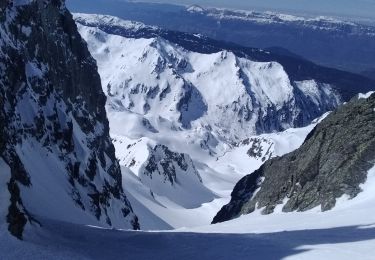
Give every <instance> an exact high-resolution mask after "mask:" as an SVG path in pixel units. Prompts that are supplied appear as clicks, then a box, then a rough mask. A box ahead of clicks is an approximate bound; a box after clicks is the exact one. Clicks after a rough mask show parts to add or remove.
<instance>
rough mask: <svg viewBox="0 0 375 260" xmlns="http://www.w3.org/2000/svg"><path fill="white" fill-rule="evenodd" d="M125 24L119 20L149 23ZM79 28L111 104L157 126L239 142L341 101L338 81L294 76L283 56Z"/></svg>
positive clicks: (105, 20)
mask: <svg viewBox="0 0 375 260" xmlns="http://www.w3.org/2000/svg"><path fill="white" fill-rule="evenodd" d="M86 17H87V19H86ZM114 20H116V18H113V17H109V16H90V15H88V16H87V15H77V16H76V21H78V22H79V23H81V24H82V23H83V24H86V25H96V24H101V25H102V26H103V27H105V26H109V27H111V25H113V24H114ZM124 23H125V22H124V21H122V22H118V23H116V26H121V27H122V29H123V30H134V31H139V28H144V26H143V27H142V26H141V25H139V24H132V23H129V24H127V25H124ZM132 25H133V27H132ZM132 28H133V29H132ZM148 29H150V28H148ZM79 30H80V33H81V35H82V36H83V37H84V38H85V39H86V41H87V42H88V44H89V48H90V51H91V53H92V54H93V55H94V57H95V59H96V60H97V61H98V67H99V72H100V74H101V77H102V84H103V86H104V88H105V89H104V90H105V91H106V93H107V96H108V97H109V106H110V107H111V110H112V109H113V110H117V111H119V110H126V111H130V112H132V113H136V114H140V115H143V116H144V118H145V119H144V120H145V121H144V122H147V125H149V126H150V128H151V130H150V131H152V130H154V131H160V127H161V126H162V125H164V126H167V125H168V126H167V127H170V128H175V129H176V130H178V129H181V130H184V129H202V132H204V134H206V133H210V134H211V135H212V138H213V140H211V142H212V143H214V142H218V141H221V140H225V141H227V142H236V141H241V140H243V139H245V138H247V137H248V136H250V135H254V134H259V133H264V132H273V131H282V130H285V129H288V128H290V127H299V126H305V125H307V124H309V123H310V122H311V121H312V120H313V119H315V118H316V117H318V116H321V115H322V114H323V113H325V112H327V111H329V110H332V109H334V108H335V107H336V106H337V105H338V104H339V103H340V99H341V96H340V94H339V93H337V91H335V86H333V85H330V84H325V82H320V81H318V80H314V79H308V78H306V80H300V81H296V80H293V79H291V77H289V75H288V73H287V72H286V71H285V69H284V67H283V66H282V65H281V64H280V63H278V62H277V61H272V62H256V61H253V60H251V59H250V58H248V57H241V56H239V55H236V53H234V52H233V51H231V50H221V51H218V52H214V53H210V54H206V53H199V52H192V51H189V50H186V49H184V48H182V47H180V46H178V45H176V44H174V43H173V42H170V41H168V40H166V39H164V38H162V37H161V36H155V37H152V38H148V39H145V38H143V37H142V38H138V37H137V38H130V37H123V36H122V35H115V34H110V33H106V32H104V31H102V30H100V29H98V28H97V27H89V26H79ZM108 31H109V30H107V32H108ZM205 129H206V130H205ZM215 139H217V140H216V141H215ZM202 145H203V144H202Z"/></svg>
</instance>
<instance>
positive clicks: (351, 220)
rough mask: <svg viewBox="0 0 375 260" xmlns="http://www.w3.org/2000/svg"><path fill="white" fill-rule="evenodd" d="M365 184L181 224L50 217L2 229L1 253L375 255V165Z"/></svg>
mask: <svg viewBox="0 0 375 260" xmlns="http://www.w3.org/2000/svg"><path fill="white" fill-rule="evenodd" d="M368 176H369V177H368V180H367V181H366V183H365V184H363V185H362V188H363V190H364V191H363V192H362V193H360V194H359V195H358V196H357V197H356V198H354V199H352V200H350V201H347V200H346V199H345V198H342V201H340V202H339V205H338V207H336V208H335V209H333V210H332V211H328V212H325V213H322V212H319V211H318V210H311V211H309V212H305V213H275V214H272V215H269V216H260V215H257V214H251V215H247V216H243V217H241V218H239V219H236V220H232V221H229V222H225V223H222V224H218V225H211V226H208V225H207V226H203V227H199V228H194V229H180V230H177V231H173V232H129V231H118V230H108V229H102V228H95V227H88V226H77V225H73V224H65V223H60V222H54V221H47V220H44V221H42V222H43V229H40V228H33V229H32V230H27V232H26V234H25V241H24V242H20V241H17V240H16V239H15V238H13V237H10V236H9V235H8V233H7V232H2V233H0V252H1V256H2V258H1V259H194V258H196V259H313V260H315V259H340V260H341V259H350V260H352V259H353V258H355V257H356V258H358V259H373V256H374V255H375V246H374V245H375V226H374V223H375V219H374V216H375V209H374V207H373V205H374V203H375V194H374V193H373V192H372V191H373V190H374V188H375V167H374V168H372V169H371V170H370V171H369V175H368Z"/></svg>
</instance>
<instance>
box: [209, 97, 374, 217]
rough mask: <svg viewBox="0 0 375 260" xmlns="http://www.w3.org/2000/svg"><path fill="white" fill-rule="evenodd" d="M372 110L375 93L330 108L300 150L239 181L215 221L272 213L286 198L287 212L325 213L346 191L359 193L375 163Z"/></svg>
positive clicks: (347, 193) (264, 166)
mask: <svg viewBox="0 0 375 260" xmlns="http://www.w3.org/2000/svg"><path fill="white" fill-rule="evenodd" d="M374 109H375V94H373V95H371V96H370V97H368V98H367V99H366V98H363V99H357V98H354V99H353V100H352V101H350V102H349V103H347V104H345V105H343V106H342V107H340V108H339V109H337V110H336V111H335V112H332V113H331V114H330V115H329V116H328V117H327V118H326V119H324V120H323V121H322V123H320V124H319V125H318V126H317V127H316V128H315V129H314V130H313V131H312V132H311V133H310V134H309V136H308V137H307V138H306V140H305V142H304V144H303V145H302V146H301V148H299V149H298V150H296V151H295V152H292V153H290V154H287V155H285V156H282V157H279V158H274V159H271V160H270V161H268V162H266V163H265V164H264V165H263V166H262V167H261V168H260V169H259V170H257V171H255V172H253V173H252V174H250V175H248V176H246V177H244V178H243V179H242V180H240V181H239V182H238V183H237V185H236V187H235V188H234V190H233V192H232V199H231V201H230V203H229V204H227V205H226V206H224V207H223V208H222V209H221V211H220V212H219V213H218V214H217V215H216V217H215V218H214V220H213V223H218V222H223V221H226V220H230V219H233V218H236V217H238V216H240V215H242V214H248V213H251V212H253V211H254V210H255V209H262V213H263V214H270V213H272V212H273V210H274V208H275V207H276V206H277V205H279V204H282V203H284V202H285V201H286V203H285V205H284V206H283V208H282V210H283V211H284V212H291V211H306V210H309V209H312V208H314V207H317V206H321V209H322V211H326V210H330V209H332V208H333V207H334V206H335V203H336V199H337V198H339V197H341V196H343V195H344V194H346V195H349V196H350V197H351V198H353V197H355V196H356V195H357V194H358V193H360V192H361V189H360V186H359V185H360V184H362V183H364V182H365V181H366V178H367V172H368V170H369V169H370V168H371V167H372V166H373V165H374V164H375V129H374V126H375V110H374ZM286 199H287V200H286Z"/></svg>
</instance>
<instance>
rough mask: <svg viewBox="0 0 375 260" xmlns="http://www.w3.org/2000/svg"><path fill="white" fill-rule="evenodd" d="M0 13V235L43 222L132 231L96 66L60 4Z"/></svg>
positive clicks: (15, 4)
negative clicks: (49, 220)
mask: <svg viewBox="0 0 375 260" xmlns="http://www.w3.org/2000/svg"><path fill="white" fill-rule="evenodd" d="M0 9H1V12H0V68H1V69H0V126H1V127H0V175H1V178H0V179H1V186H0V190H1V201H0V202H1V205H2V206H1V219H0V225H1V227H2V228H4V227H7V228H8V230H9V231H10V232H11V233H12V234H13V235H15V236H17V237H18V238H22V235H23V230H24V226H25V225H26V224H28V223H33V224H37V223H38V222H39V220H40V219H41V218H51V219H55V220H61V221H66V222H72V223H80V224H92V225H98V226H103V227H117V228H132V229H133V228H134V229H137V228H139V224H138V221H137V218H136V216H135V215H134V213H133V212H132V208H131V206H130V203H129V201H128V200H127V198H126V196H125V194H124V191H123V186H122V181H121V172H120V166H119V164H118V162H117V160H116V158H115V150H114V146H113V144H112V143H111V139H110V137H109V125H108V120H107V117H106V112H105V108H104V105H105V100H106V99H105V96H104V94H103V92H102V89H101V84H100V77H99V75H98V73H97V67H96V63H95V60H94V59H93V58H92V56H91V55H90V53H89V52H88V49H87V46H86V44H85V42H84V41H83V40H82V38H81V37H80V35H79V34H78V32H77V28H76V25H75V23H74V21H73V19H72V16H71V14H70V13H69V12H68V11H67V9H66V7H65V5H64V3H63V1H41V0H35V1H10V2H9V1H4V0H2V1H0ZM1 232H3V231H1Z"/></svg>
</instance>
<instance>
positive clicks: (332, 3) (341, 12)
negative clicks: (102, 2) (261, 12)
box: [137, 0, 375, 19]
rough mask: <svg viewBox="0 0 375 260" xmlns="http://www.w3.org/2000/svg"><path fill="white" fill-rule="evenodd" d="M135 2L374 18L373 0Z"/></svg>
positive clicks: (374, 7) (176, 0)
mask: <svg viewBox="0 0 375 260" xmlns="http://www.w3.org/2000/svg"><path fill="white" fill-rule="evenodd" d="M137 2H150V3H169V4H182V5H192V4H197V5H202V6H209V7H226V8H234V9H248V10H249V9H268V10H279V11H289V12H295V13H308V14H316V15H319V14H323V15H334V16H346V17H353V18H356V17H357V18H370V19H375V0H355V1H353V0H315V1H311V0H282V1H280V0H263V1H261V2H260V1H256V0H246V1H244V0H231V1H230V2H229V1H227V0H200V1H197V0H141V1H137Z"/></svg>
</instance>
